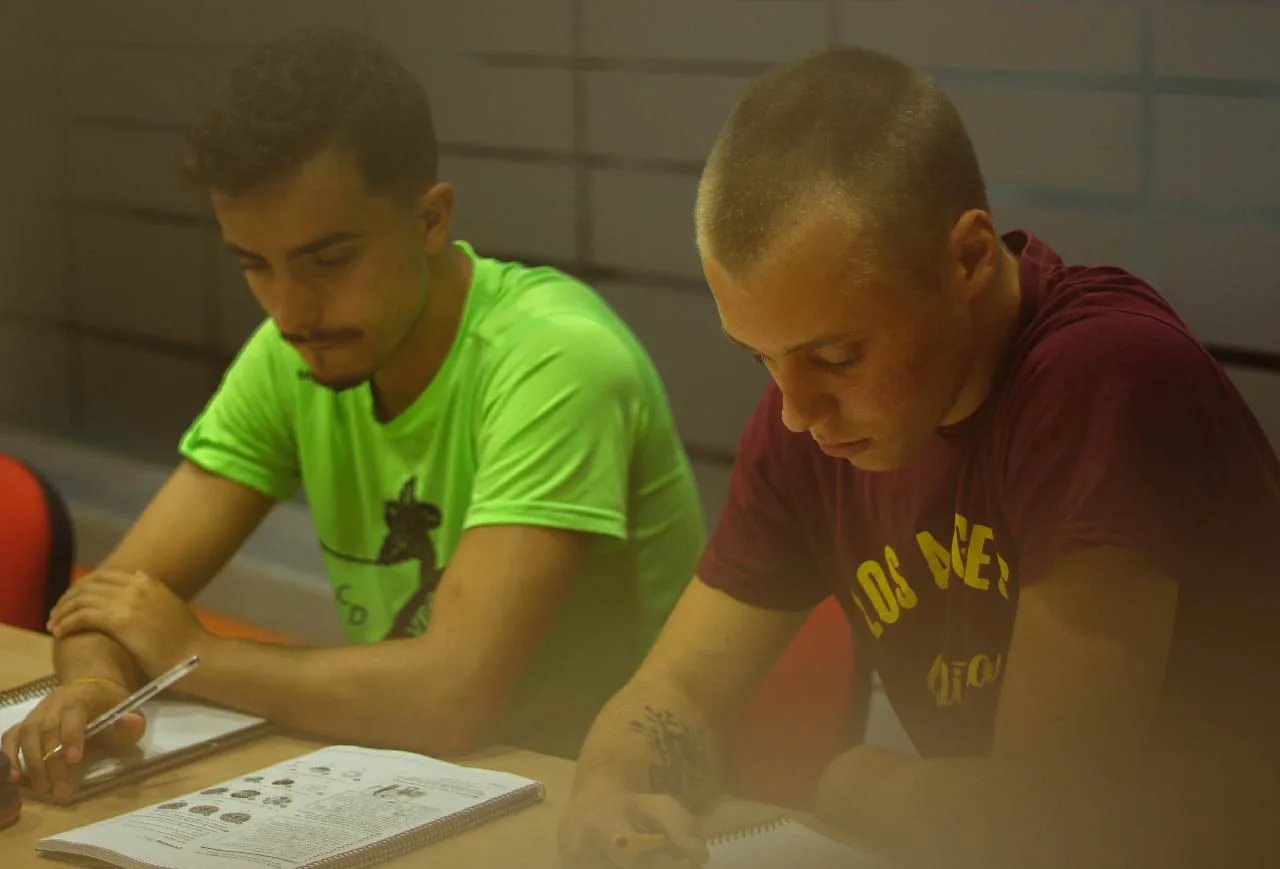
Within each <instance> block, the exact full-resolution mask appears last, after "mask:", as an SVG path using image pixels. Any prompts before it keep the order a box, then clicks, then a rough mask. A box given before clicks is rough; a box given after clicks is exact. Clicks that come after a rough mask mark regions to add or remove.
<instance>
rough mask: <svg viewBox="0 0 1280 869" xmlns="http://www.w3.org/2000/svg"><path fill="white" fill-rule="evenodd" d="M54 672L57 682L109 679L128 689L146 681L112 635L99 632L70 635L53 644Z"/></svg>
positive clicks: (131, 658)
mask: <svg viewBox="0 0 1280 869" xmlns="http://www.w3.org/2000/svg"><path fill="white" fill-rule="evenodd" d="M53 671H54V673H56V674H57V676H58V679H59V680H60V681H61V682H63V683H66V682H70V681H72V680H74V679H109V680H111V681H112V682H119V683H120V684H121V685H123V686H125V687H126V688H136V687H137V686H139V685H141V684H143V683H144V682H146V675H145V674H144V673H143V672H142V670H140V669H139V668H138V665H137V664H136V663H135V662H134V660H133V656H132V655H130V654H129V652H128V650H126V649H125V647H124V646H122V645H120V644H119V643H117V642H116V641H115V640H114V639H112V638H111V637H110V636H109V635H107V634H103V633H99V632H97V631H85V632H84V633H79V634H71V635H70V636H67V637H63V638H62V639H60V640H55V641H54V643H53Z"/></svg>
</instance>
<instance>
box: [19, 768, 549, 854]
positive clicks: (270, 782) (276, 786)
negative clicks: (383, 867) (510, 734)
mask: <svg viewBox="0 0 1280 869" xmlns="http://www.w3.org/2000/svg"><path fill="white" fill-rule="evenodd" d="M543 797H544V790H543V786H542V785H541V784H540V783H538V782H536V781H533V780H532V779H527V778H523V777H521V776H518V775H513V774H511V773H505V772H496V771H493V770H486V769H475V768H472V767H465V766H458V765H456V764H452V763H447V762H445V761H442V760H435V759H433V758H429V757H424V756H423V755H420V754H410V753H408V752H403V751H388V750H383V749H372V748H359V747H356V746H347V745H336V746H329V747H327V748H322V749H320V750H318V751H314V752H312V753H310V754H305V755H302V756H301V757H296V758H294V759H293V760H289V761H285V762H283V763H279V764H276V765H275V766H270V767H267V768H266V769H262V770H259V771H257V772H254V773H250V774H248V775H244V776H240V777H239V778H235V779H232V780H230V781H225V782H222V783H221V784H218V785H214V786H211V787H207V788H205V789H203V790H200V791H196V792H194V793H190V794H186V795H185V796H181V797H177V798H175V799H172V800H168V801H166V802H163V803H159V804H157V805H154V806H150V807H148V808H145V809H140V810H138V811H134V812H129V813H128V814H125V815H119V816H117V817H114V818H110V819H108V820H106V821H101V822H99V823H96V824H91V825H89V826H87V827H81V828H79V829H76V830H71V831H70V832H67V833H60V834H58V835H54V836H49V837H47V838H44V839H41V840H40V841H39V842H37V843H36V851H37V853H40V854H45V855H49V856H53V857H58V856H61V857H70V858H83V857H88V858H92V859H96V860H100V861H102V862H105V863H108V864H110V865H113V866H119V867H122V869H232V867H242V866H258V867H264V866H265V867H270V869H321V867H323V869H364V867H368V866H373V865H374V864H376V863H380V862H382V861H383V860H390V859H392V858H394V857H399V856H402V855H404V854H407V853H409V852H410V851H413V850H416V849H417V848H421V847H423V846H424V845H428V844H430V843H432V842H435V841H438V840H440V839H443V838H445V837H447V836H452V835H454V834H456V833H460V832H462V831H463V830H466V829H468V828H470V827H474V826H478V825H480V824H484V823H486V822H488V821H491V820H493V819H495V818H498V817H501V816H503V815H507V814H510V813H512V812H514V811H516V810H518V809H522V808H525V807H526V806H531V805H534V804H536V803H539V802H541V801H542V799H543Z"/></svg>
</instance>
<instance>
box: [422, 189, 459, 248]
mask: <svg viewBox="0 0 1280 869" xmlns="http://www.w3.org/2000/svg"><path fill="white" fill-rule="evenodd" d="M418 216H419V218H420V219H421V221H422V244H423V247H424V248H425V249H426V252H427V255H428V256H431V255H434V254H437V253H440V251H442V250H444V247H445V245H447V244H448V243H449V232H450V230H451V229H452V227H453V185H452V184H449V183H448V182H447V181H438V182H436V183H435V184H433V185H432V186H431V187H430V188H429V189H428V190H427V191H426V192H425V193H423V194H422V196H421V198H419V200H418Z"/></svg>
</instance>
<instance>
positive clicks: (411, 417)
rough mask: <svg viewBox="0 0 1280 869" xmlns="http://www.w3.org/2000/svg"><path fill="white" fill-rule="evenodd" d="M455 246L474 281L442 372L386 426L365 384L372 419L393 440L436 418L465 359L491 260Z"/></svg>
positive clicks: (369, 385) (464, 244)
mask: <svg viewBox="0 0 1280 869" xmlns="http://www.w3.org/2000/svg"><path fill="white" fill-rule="evenodd" d="M453 243H454V244H455V245H457V247H458V248H459V249H461V250H462V252H463V253H465V254H466V255H467V257H468V258H469V259H470V260H471V281H470V283H468V284H467V298H466V300H465V301H464V302H463V304H462V316H461V317H459V318H458V330H457V332H456V333H455V334H454V336H453V343H452V344H451V345H450V346H449V353H448V355H446V356H445V358H444V362H443V363H441V365H440V370H439V371H437V372H436V376H435V377H433V378H431V382H430V383H428V384H427V388H426V389H424V390H422V392H421V393H420V394H419V395H418V397H417V398H415V399H414V400H413V402H412V403H411V404H410V405H409V406H408V407H406V408H405V409H404V410H403V411H402V412H401V413H400V414H399V415H398V416H397V417H396V418H395V419H393V420H391V421H390V422H385V423H384V422H380V421H379V420H378V417H377V413H376V412H375V407H374V401H373V384H372V382H370V383H367V384H365V387H364V398H365V402H366V409H367V411H368V413H369V416H370V418H371V419H372V420H373V421H374V422H375V423H376V424H377V425H378V427H379V428H380V429H381V431H382V433H383V434H385V435H388V436H390V437H396V436H398V435H402V434H405V433H406V432H408V431H411V430H413V429H416V428H417V427H418V426H419V425H421V424H422V423H423V422H426V421H429V420H430V419H431V418H432V417H433V416H435V412H436V410H437V408H438V405H439V400H438V399H439V396H440V395H442V394H444V393H445V392H446V391H448V389H449V385H450V383H451V381H452V380H453V376H454V370H455V369H456V368H457V360H458V357H460V356H461V355H462V346H463V344H464V343H465V342H466V339H467V337H468V335H469V334H470V332H471V327H472V322H471V321H472V319H473V314H474V312H475V310H476V308H477V307H478V304H477V302H476V296H478V295H479V293H478V292H477V288H478V287H483V286H485V285H486V283H485V282H486V281H487V280H488V267H489V265H490V262H489V260H487V259H485V258H484V257H481V256H480V255H478V254H477V253H476V251H475V248H473V247H472V246H471V245H470V244H469V243H467V242H465V241H462V240H455V241H454V242H453Z"/></svg>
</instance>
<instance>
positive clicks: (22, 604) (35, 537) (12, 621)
mask: <svg viewBox="0 0 1280 869" xmlns="http://www.w3.org/2000/svg"><path fill="white" fill-rule="evenodd" d="M74 560H75V538H74V532H73V530H72V525H71V516H70V513H69V512H68V510H67V506H66V503H65V502H64V501H63V499H62V497H61V496H60V495H59V494H58V492H57V490H55V489H54V488H53V486H52V485H50V484H49V482H48V481H47V480H45V479H44V478H43V477H42V476H41V475H40V474H39V473H37V472H36V471H35V470H33V469H32V468H31V467H29V466H27V465H25V464H23V463H22V462H21V461H19V460H17V459H15V458H13V457H12V456H5V455H0V623H4V624H6V625H12V626H14V627H19V628H26V629H27V630H32V631H42V632H43V631H44V629H45V623H46V622H47V621H48V619H49V612H50V611H51V610H52V609H53V605H54V604H55V603H57V602H58V598H60V597H61V596H62V593H63V592H64V591H66V589H67V585H68V584H69V583H70V581H71V569H72V564H73V562H74Z"/></svg>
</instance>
